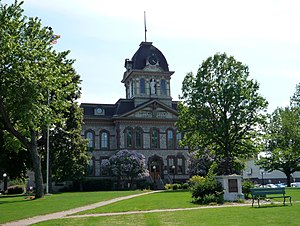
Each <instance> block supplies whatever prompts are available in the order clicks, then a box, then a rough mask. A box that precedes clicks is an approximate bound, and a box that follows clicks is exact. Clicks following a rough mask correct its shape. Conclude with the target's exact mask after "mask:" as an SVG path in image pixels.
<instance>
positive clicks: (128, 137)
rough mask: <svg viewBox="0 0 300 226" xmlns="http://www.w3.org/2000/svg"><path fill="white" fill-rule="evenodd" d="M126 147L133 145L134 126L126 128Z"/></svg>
mask: <svg viewBox="0 0 300 226" xmlns="http://www.w3.org/2000/svg"><path fill="white" fill-rule="evenodd" d="M125 147H126V148H132V147H133V139H132V128H126V129H125Z"/></svg>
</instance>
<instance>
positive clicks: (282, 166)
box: [256, 107, 300, 186]
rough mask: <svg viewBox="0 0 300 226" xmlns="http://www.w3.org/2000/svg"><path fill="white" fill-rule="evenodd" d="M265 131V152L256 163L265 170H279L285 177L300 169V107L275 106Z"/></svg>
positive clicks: (288, 181)
mask: <svg viewBox="0 0 300 226" xmlns="http://www.w3.org/2000/svg"><path fill="white" fill-rule="evenodd" d="M269 121H270V122H269V126H268V128H267V131H266V152H265V156H264V157H261V158H260V159H259V160H258V161H257V162H256V163H257V164H258V165H260V166H262V167H263V168H265V170H267V171H272V170H279V171H281V172H283V173H284V174H285V175H286V177H287V184H288V186H290V183H291V174H292V173H294V172H296V171H299V170H300V109H299V108H298V107H285V108H277V109H276V110H275V111H274V112H273V113H272V115H270V116H269Z"/></svg>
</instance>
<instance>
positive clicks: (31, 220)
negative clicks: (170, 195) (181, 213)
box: [2, 191, 160, 226]
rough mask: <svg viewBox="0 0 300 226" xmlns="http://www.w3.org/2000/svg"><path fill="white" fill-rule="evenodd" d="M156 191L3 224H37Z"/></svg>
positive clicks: (13, 225) (5, 225)
mask: <svg viewBox="0 0 300 226" xmlns="http://www.w3.org/2000/svg"><path fill="white" fill-rule="evenodd" d="M155 192H160V191H151V192H147V193H141V194H136V195H129V196H125V197H119V198H115V199H111V200H107V201H102V202H98V203H94V204H91V205H87V206H82V207H78V208H75V209H70V210H65V211H62V212H57V213H50V214H46V215H40V216H36V217H31V218H28V219H23V220H19V221H12V222H7V223H5V224H2V225H3V226H25V225H31V224H35V223H38V222H42V221H47V220H54V219H58V218H63V217H66V216H67V215H71V214H74V213H78V212H81V211H85V210H90V209H95V208H97V207H100V206H105V205H108V204H111V203H114V202H118V201H122V200H126V199H130V198H134V197H137V196H142V195H148V194H152V193H155Z"/></svg>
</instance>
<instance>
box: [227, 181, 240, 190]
mask: <svg viewBox="0 0 300 226" xmlns="http://www.w3.org/2000/svg"><path fill="white" fill-rule="evenodd" d="M228 191H229V192H238V183H237V179H228Z"/></svg>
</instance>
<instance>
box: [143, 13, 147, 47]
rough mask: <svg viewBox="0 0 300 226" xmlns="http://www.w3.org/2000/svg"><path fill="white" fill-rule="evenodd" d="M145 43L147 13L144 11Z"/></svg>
mask: <svg viewBox="0 0 300 226" xmlns="http://www.w3.org/2000/svg"><path fill="white" fill-rule="evenodd" d="M144 27H145V42H147V27H146V11H144Z"/></svg>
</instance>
